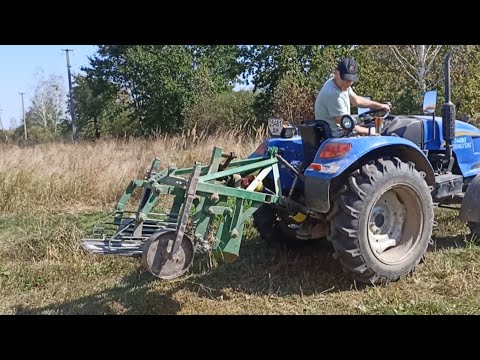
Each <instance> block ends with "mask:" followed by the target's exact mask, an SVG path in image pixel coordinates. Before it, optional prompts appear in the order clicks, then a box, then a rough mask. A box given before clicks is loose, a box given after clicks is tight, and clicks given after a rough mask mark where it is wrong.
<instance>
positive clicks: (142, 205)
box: [103, 147, 282, 262]
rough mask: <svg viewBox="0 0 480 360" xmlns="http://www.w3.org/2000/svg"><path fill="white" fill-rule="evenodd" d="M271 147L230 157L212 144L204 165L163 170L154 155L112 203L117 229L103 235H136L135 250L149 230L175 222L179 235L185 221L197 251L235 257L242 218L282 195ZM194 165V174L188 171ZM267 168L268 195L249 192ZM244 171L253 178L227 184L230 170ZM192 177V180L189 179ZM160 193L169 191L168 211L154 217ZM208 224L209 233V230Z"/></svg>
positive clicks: (124, 238)
mask: <svg viewBox="0 0 480 360" xmlns="http://www.w3.org/2000/svg"><path fill="white" fill-rule="evenodd" d="M277 151H278V149H277V148H274V147H272V148H270V149H269V150H268V152H267V155H266V156H265V157H261V158H254V159H236V158H235V155H234V154H233V153H224V152H223V151H222V149H220V148H218V147H215V148H214V149H213V152H212V157H211V159H210V164H209V165H200V164H199V163H196V164H195V165H194V166H193V167H189V168H180V169H177V168H176V167H172V166H170V167H168V168H166V169H163V170H160V160H159V159H157V158H156V159H155V160H154V161H153V162H152V165H151V168H150V171H149V172H148V173H147V174H146V176H145V179H143V180H139V179H135V180H132V181H131V182H130V183H129V185H128V186H127V189H126V190H125V192H124V193H123V194H122V196H121V197H120V199H119V201H118V203H117V206H116V208H115V213H114V221H113V224H116V226H117V228H116V229H115V230H114V236H110V237H108V236H105V234H103V239H105V241H108V242H109V244H110V243H112V242H116V243H118V242H120V243H122V242H126V241H127V240H128V241H135V240H138V241H139V242H137V246H138V249H139V251H140V249H141V245H142V242H143V241H145V240H146V239H147V238H148V237H149V236H150V235H151V232H152V231H156V230H155V229H161V228H163V227H165V226H168V227H173V226H175V227H176V229H177V235H179V236H180V235H181V236H180V237H182V236H183V234H181V232H183V231H187V232H188V231H190V229H189V228H188V227H187V225H188V223H189V222H190V220H191V224H192V228H191V231H193V234H194V236H193V239H194V240H195V242H196V244H195V245H196V249H197V250H202V251H203V250H206V249H207V250H208V249H213V251H214V253H215V254H216V256H217V258H221V259H223V260H224V261H227V262H228V261H233V260H235V259H236V258H237V257H238V256H239V252H240V247H241V241H242V236H243V229H244V225H245V222H246V221H247V220H248V219H249V218H250V217H251V216H252V214H253V213H254V212H255V211H256V210H257V209H258V208H259V207H260V206H261V205H262V204H263V203H276V202H278V200H279V198H280V197H281V196H282V193H281V186H280V177H279V169H278V159H277V157H276V156H275V155H276V154H277ZM195 170H196V171H197V176H193V174H194V171H195ZM269 173H272V174H273V178H274V185H275V189H271V190H274V194H268V193H263V192H256V191H254V189H255V187H256V185H257V183H258V181H261V180H263V179H264V178H265V177H266V176H267V175H268V174H269ZM250 174H255V175H257V176H258V181H254V182H253V183H252V184H250V186H249V187H248V188H247V189H243V188H241V187H237V188H235V187H233V186H229V185H231V184H233V183H234V182H232V181H231V180H232V177H233V176H234V175H235V176H240V177H243V176H247V175H250ZM186 175H189V176H190V177H188V176H186ZM193 179H194V180H195V184H192V181H193ZM189 188H190V190H191V191H193V193H191V194H190V196H189V195H188V194H187V190H188V189H189ZM137 189H141V190H142V193H141V196H140V201H139V204H138V207H137V211H136V212H130V211H126V207H127V203H128V202H129V201H130V200H131V199H132V196H133V194H134V192H135V191H136V190H137ZM192 189H193V190H192ZM163 196H173V202H172V205H171V207H170V212H166V213H165V214H164V215H163V216H162V217H158V215H157V213H155V212H154V209H155V207H156V206H158V204H159V203H160V202H161V201H160V199H161V198H162V197H163ZM190 206H191V209H190ZM128 213H134V214H135V217H134V218H132V219H134V223H133V222H132V224H131V225H129V226H130V227H128V226H125V223H124V222H122V221H124V219H125V215H126V214H128ZM182 214H184V216H182ZM187 220H189V221H187ZM122 224H123V225H122ZM127 225H128V222H127ZM132 226H133V228H132ZM126 229H129V231H128V234H130V235H128V236H127V235H125V234H126ZM212 229H214V230H215V233H212V234H210V233H209V232H210V231H211V230H212ZM211 239H213V241H212V240H211ZM178 243H180V242H178ZM174 245H175V244H174ZM131 247H132V248H133V247H134V245H132V246H131ZM177 247H178V246H177ZM129 249H130V246H129Z"/></svg>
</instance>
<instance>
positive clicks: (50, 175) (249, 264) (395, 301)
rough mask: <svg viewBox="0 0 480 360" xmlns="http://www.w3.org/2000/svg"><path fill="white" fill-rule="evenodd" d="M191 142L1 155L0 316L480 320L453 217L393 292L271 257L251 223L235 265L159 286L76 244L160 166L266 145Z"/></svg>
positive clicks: (294, 259) (460, 227)
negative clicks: (134, 181) (216, 150)
mask: <svg viewBox="0 0 480 360" xmlns="http://www.w3.org/2000/svg"><path fill="white" fill-rule="evenodd" d="M185 138H186V137H185V136H184V139H183V140H182V137H179V138H174V139H158V140H157V141H152V142H148V141H140V142H130V143H127V142H122V143H115V142H101V143H99V144H96V145H94V144H79V145H76V146H74V145H60V144H55V145H42V146H39V147H36V148H33V149H32V148H15V147H13V148H3V149H2V154H3V156H2V157H1V158H0V178H1V179H0V196H1V197H2V199H5V201H4V202H2V203H0V298H1V299H2V301H1V302H0V313H2V314H478V313H480V300H479V299H480V281H479V280H480V269H479V265H478V264H479V260H480V247H479V246H478V245H477V239H474V238H472V237H471V235H470V234H469V230H468V228H466V226H465V224H464V223H462V222H460V221H458V220H457V219H456V212H455V211H451V210H443V209H438V210H436V220H437V221H438V226H437V228H436V229H435V230H434V234H433V235H434V240H435V245H434V246H433V247H432V249H431V250H430V251H429V253H428V256H427V260H426V262H425V263H422V264H421V265H420V266H419V267H418V268H417V271H416V272H415V273H414V274H412V275H411V276H408V277H407V278H405V279H402V280H401V281H399V282H395V283H392V284H390V285H389V286H387V287H373V286H370V287H363V286H360V285H359V284H355V283H354V282H352V281H351V280H350V279H349V278H348V277H347V276H345V274H344V273H343V271H342V270H341V268H340V266H339V264H338V263H337V261H336V260H334V259H333V257H332V253H331V248H330V246H329V244H325V243H322V242H318V243H315V244H313V245H310V246H307V247H305V248H303V249H299V250H295V251H280V250H275V249H271V248H267V247H266V246H265V245H264V244H263V243H262V241H261V240H260V239H259V238H258V236H257V233H256V232H255V230H254V229H253V227H252V225H251V223H248V224H247V226H246V229H245V238H244V241H243V242H242V247H241V251H240V257H239V259H238V260H237V261H236V262H234V263H231V264H220V265H218V266H217V265H212V263H211V262H210V261H209V259H208V256H207V255H203V256H199V257H197V258H196V260H195V262H194V265H193V267H192V269H191V271H190V272H189V273H188V274H186V275H185V276H184V277H182V278H179V279H176V280H174V281H159V280H156V279H155V278H154V277H153V276H151V275H150V274H149V273H147V272H146V271H145V270H144V269H143V268H142V266H141V263H140V261H139V260H138V259H135V258H125V257H115V256H99V255H90V254H86V253H84V252H83V251H82V249H81V248H80V245H79V241H80V239H81V238H82V237H83V236H85V235H86V234H87V233H88V232H89V231H90V230H91V228H92V226H93V225H94V224H95V222H96V221H97V220H98V219H100V218H101V217H102V216H104V215H105V214H107V213H108V212H110V211H111V210H112V209H113V206H114V204H115V201H116V200H118V196H119V195H120V194H121V192H123V190H124V188H125V186H126V184H127V183H128V181H129V180H130V179H131V178H132V177H136V176H143V171H144V170H145V169H146V168H147V167H148V165H149V164H150V162H151V160H152V159H153V158H154V157H155V156H158V157H160V158H161V159H166V161H164V162H163V164H169V163H173V162H176V163H177V166H191V165H192V161H194V159H195V160H201V161H203V162H208V160H209V158H210V154H211V151H212V149H213V146H214V145H217V146H220V147H222V148H223V149H224V150H225V151H235V152H236V153H237V154H239V156H245V155H246V154H248V153H249V152H251V151H252V150H253V149H254V147H255V146H256V145H257V144H258V142H259V139H253V140H252V139H242V138H241V136H238V134H236V135H235V134H233V135H231V136H230V137H228V136H227V135H225V137H223V138H222V137H219V138H217V139H210V138H204V139H203V140H202V141H200V142H196V141H193V140H192V141H191V143H190V145H186V144H185V142H183V143H182V141H184V140H185ZM181 144H183V145H181ZM173 160H177V161H173Z"/></svg>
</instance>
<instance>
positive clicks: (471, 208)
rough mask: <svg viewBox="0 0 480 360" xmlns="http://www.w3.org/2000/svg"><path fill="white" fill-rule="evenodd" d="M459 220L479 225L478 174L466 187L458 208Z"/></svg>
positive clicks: (479, 181) (479, 177)
mask: <svg viewBox="0 0 480 360" xmlns="http://www.w3.org/2000/svg"><path fill="white" fill-rule="evenodd" d="M459 218H460V220H462V221H469V222H474V223H480V174H478V175H476V176H475V177H474V178H473V180H472V181H471V182H470V184H469V185H468V188H467V191H466V192H465V197H464V198H463V201H462V206H461V207H460V214H459Z"/></svg>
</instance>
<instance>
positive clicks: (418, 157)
mask: <svg viewBox="0 0 480 360" xmlns="http://www.w3.org/2000/svg"><path fill="white" fill-rule="evenodd" d="M329 143H344V144H351V150H350V151H349V152H348V153H346V154H344V155H342V156H340V157H336V158H332V159H324V158H320V154H321V153H322V150H323V149H324V148H325V146H327V144H329ZM386 156H390V157H398V158H400V159H401V160H402V161H404V162H409V161H411V162H412V163H414V164H415V167H416V169H417V170H418V171H423V172H424V173H425V181H426V182H427V184H428V185H429V186H434V185H435V175H434V172H433V168H432V166H431V164H430V162H429V161H428V159H427V157H426V156H425V154H424V153H423V151H422V150H421V149H420V148H419V147H418V146H417V145H415V144H414V143H413V142H411V141H410V140H407V139H404V138H401V137H396V136H375V137H372V136H363V137H357V138H335V139H329V140H326V141H324V142H323V143H322V145H321V146H320V147H319V149H318V151H317V153H316V154H315V158H314V159H313V162H312V164H313V166H312V164H310V166H309V167H308V168H307V169H306V170H305V173H304V175H305V201H306V205H307V206H308V207H309V208H311V209H313V210H316V211H319V212H322V213H327V212H328V211H329V210H330V195H331V192H332V191H333V192H334V191H336V188H335V186H332V183H333V182H336V183H337V184H341V183H344V181H343V180H344V179H343V178H344V177H346V176H348V175H349V174H350V173H351V172H352V171H354V170H355V169H357V168H358V167H359V166H361V165H362V164H363V163H365V162H367V161H368V160H371V159H376V158H380V157H386ZM319 165H320V166H319ZM337 179H338V181H336V180H337Z"/></svg>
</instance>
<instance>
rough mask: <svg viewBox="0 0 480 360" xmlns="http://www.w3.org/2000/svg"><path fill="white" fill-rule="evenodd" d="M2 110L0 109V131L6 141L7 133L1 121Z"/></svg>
mask: <svg viewBox="0 0 480 360" xmlns="http://www.w3.org/2000/svg"><path fill="white" fill-rule="evenodd" d="M2 111H3V109H0V127H2V133H3V134H4V135H5V141H8V135H7V132H6V131H5V128H4V127H3V123H2V116H1V114H2Z"/></svg>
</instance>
